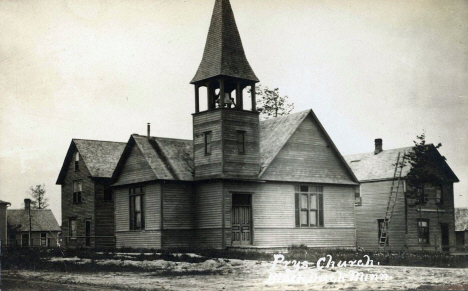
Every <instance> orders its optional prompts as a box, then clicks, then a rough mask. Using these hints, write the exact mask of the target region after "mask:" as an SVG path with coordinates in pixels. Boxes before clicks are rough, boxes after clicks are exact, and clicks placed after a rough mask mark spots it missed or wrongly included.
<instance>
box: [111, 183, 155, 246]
mask: <svg viewBox="0 0 468 291" xmlns="http://www.w3.org/2000/svg"><path fill="white" fill-rule="evenodd" d="M139 186H143V187H144V188H145V197H144V201H145V209H144V211H145V213H144V215H145V230H144V231H131V230H130V210H129V202H130V198H129V188H130V186H129V187H117V188H115V189H114V190H115V224H116V227H115V228H116V234H115V236H116V245H117V247H122V246H131V247H134V248H146V247H147V246H149V245H151V248H160V247H161V241H160V237H161V235H160V232H159V230H160V221H161V220H160V218H161V217H160V215H161V211H160V209H161V207H160V205H161V200H160V198H161V185H160V184H149V183H146V184H141V185H139ZM132 187H133V186H132ZM156 230H158V231H156ZM156 237H157V239H158V241H153V240H154V239H155V238H156ZM127 240H130V241H127Z"/></svg>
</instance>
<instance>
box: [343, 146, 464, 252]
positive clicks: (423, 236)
mask: <svg viewBox="0 0 468 291" xmlns="http://www.w3.org/2000/svg"><path fill="white" fill-rule="evenodd" d="M427 147H429V150H428V155H429V156H430V160H431V161H432V162H433V164H434V165H437V167H436V168H437V175H438V176H439V177H441V180H443V181H444V182H443V183H434V184H429V183H427V184H425V185H424V189H423V191H424V194H425V196H426V199H427V203H426V204H424V205H414V203H413V202H414V201H412V200H411V199H408V198H407V197H406V195H405V193H406V181H405V176H406V175H407V174H408V172H409V171H410V169H411V168H410V165H409V164H406V165H405V166H404V167H403V168H401V169H400V168H397V169H396V165H397V163H398V161H400V162H401V158H402V157H403V156H404V155H405V154H406V153H408V152H410V151H412V149H413V148H412V147H406V148H399V149H391V150H383V146H382V140H381V139H376V140H375V151H374V152H370V153H364V154H356V155H350V156H345V159H346V161H347V162H348V164H349V166H350V167H351V169H352V170H353V172H354V174H355V175H356V176H357V178H358V179H359V182H360V183H361V186H360V189H359V190H360V191H357V192H356V210H355V211H356V240H357V246H358V247H362V248H364V249H365V250H378V249H386V250H444V251H448V250H449V249H450V246H454V245H455V219H454V197H453V183H455V182H458V181H459V180H458V178H457V176H456V175H455V174H454V173H453V171H452V170H451V169H450V167H449V166H448V164H447V163H446V161H445V158H444V157H442V156H441V155H440V153H439V151H438V150H437V149H436V148H435V147H434V146H433V145H432V144H430V145H427ZM395 170H396V172H395ZM400 170H401V175H400ZM399 177H400V178H399ZM398 180H400V182H399V183H398ZM392 185H393V187H392ZM391 191H392V193H391ZM389 201H390V202H389ZM392 201H395V202H394V203H393V202H392ZM389 203H390V208H391V209H390V210H391V211H390V212H391V219H389V217H386V216H387V214H386V213H387V209H388V208H389V207H388V205H389ZM387 220H390V221H389V223H388V231H385V229H387V228H386V226H385V225H384V223H386V221H387ZM382 232H385V233H384V234H382ZM383 238H384V239H383Z"/></svg>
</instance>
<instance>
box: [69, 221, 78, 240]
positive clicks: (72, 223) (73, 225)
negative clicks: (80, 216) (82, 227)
mask: <svg viewBox="0 0 468 291" xmlns="http://www.w3.org/2000/svg"><path fill="white" fill-rule="evenodd" d="M76 233H77V228H76V218H70V220H69V221H68V236H69V237H70V238H71V239H76Z"/></svg>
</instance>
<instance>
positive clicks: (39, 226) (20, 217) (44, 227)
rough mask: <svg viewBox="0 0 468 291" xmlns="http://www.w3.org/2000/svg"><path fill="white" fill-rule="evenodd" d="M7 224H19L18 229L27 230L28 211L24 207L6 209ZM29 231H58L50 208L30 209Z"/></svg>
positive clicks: (58, 228)
mask: <svg viewBox="0 0 468 291" xmlns="http://www.w3.org/2000/svg"><path fill="white" fill-rule="evenodd" d="M7 221H8V226H10V227H12V226H19V229H18V231H29V213H28V210H26V209H8V210H7ZM31 231H60V226H59V225H58V223H57V220H56V219H55V216H54V214H53V213H52V210H50V209H31Z"/></svg>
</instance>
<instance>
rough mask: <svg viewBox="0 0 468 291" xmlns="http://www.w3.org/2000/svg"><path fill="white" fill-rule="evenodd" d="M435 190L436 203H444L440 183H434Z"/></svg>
mask: <svg viewBox="0 0 468 291" xmlns="http://www.w3.org/2000/svg"><path fill="white" fill-rule="evenodd" d="M434 190H435V201H436V204H438V205H444V190H443V187H442V185H434ZM437 190H439V193H440V197H438V195H437Z"/></svg>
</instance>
